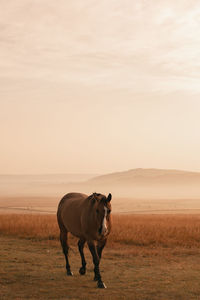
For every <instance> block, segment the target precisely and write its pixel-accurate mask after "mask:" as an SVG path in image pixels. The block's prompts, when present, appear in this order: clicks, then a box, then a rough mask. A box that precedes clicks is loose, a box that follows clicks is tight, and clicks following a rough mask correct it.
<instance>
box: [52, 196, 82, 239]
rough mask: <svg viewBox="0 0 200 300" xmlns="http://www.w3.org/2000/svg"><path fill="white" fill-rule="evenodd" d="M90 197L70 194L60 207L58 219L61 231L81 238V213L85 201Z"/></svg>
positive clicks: (65, 197)
mask: <svg viewBox="0 0 200 300" xmlns="http://www.w3.org/2000/svg"><path fill="white" fill-rule="evenodd" d="M87 198H88V196H87V195H85V194H82V193H68V194H66V195H65V196H64V197H63V198H62V199H61V200H60V203H59V205H58V211H57V219H58V224H59V227H60V229H61V230H66V231H69V232H71V233H72V234H73V235H76V236H78V237H79V236H81V235H82V232H81V213H82V211H83V207H84V201H85V199H87Z"/></svg>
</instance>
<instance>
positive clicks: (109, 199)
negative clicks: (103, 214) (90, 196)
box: [106, 194, 112, 202]
mask: <svg viewBox="0 0 200 300" xmlns="http://www.w3.org/2000/svg"><path fill="white" fill-rule="evenodd" d="M111 199H112V195H111V194H109V195H108V197H107V199H106V202H110V201H111Z"/></svg>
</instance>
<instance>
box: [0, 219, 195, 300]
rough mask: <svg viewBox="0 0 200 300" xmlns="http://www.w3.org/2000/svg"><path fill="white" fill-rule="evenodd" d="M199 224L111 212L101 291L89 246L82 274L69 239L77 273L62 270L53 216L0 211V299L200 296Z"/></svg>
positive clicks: (181, 297)
mask: <svg viewBox="0 0 200 300" xmlns="http://www.w3.org/2000/svg"><path fill="white" fill-rule="evenodd" d="M28 224H29V226H28ZM199 228H200V218H199V216H148V217H147V216H137V217H136V216H126V217H124V216H122V217H121V216H114V218H113V233H112V236H110V242H109V243H108V245H107V246H106V248H105V250H104V252H103V258H102V261H101V271H102V272H101V273H102V278H103V280H104V282H105V284H106V285H107V289H105V290H101V289H97V287H96V282H94V281H93V276H94V275H93V264H92V259H91V255H90V253H89V250H88V249H87V247H86V249H85V253H86V259H87V262H88V265H87V267H88V269H87V273H86V275H85V276H80V275H79V273H78V270H79V268H80V257H79V253H78V250H77V247H76V240H75V239H72V238H71V245H72V246H71V251H70V263H71V268H72V271H73V272H74V276H73V277H67V276H66V275H65V266H64V265H65V262H64V256H63V254H62V251H61V247H60V245H59V242H58V240H57V237H58V236H57V234H58V231H57V226H56V222H55V217H54V216H32V215H30V216H27V215H26V216H23V215H21V216H19V215H17V216H15V215H13V216H11V215H7V216H5V215H4V217H3V216H0V245H1V247H0V258H1V259H0V299H2V300H3V299H93V298H96V299H138V300H147V299H148V300H154V299H161V300H167V299H173V300H174V299H180V300H186V299H187V300H191V299H200V284H199V281H200V234H199ZM178 237H179V238H178Z"/></svg>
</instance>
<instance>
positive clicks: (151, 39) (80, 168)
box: [0, 0, 200, 174]
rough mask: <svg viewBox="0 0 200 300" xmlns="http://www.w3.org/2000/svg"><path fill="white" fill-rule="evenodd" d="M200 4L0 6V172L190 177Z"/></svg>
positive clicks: (197, 110)
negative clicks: (151, 171)
mask: <svg viewBox="0 0 200 300" xmlns="http://www.w3.org/2000/svg"><path fill="white" fill-rule="evenodd" d="M199 78H200V2H199V1H197V0H196V1H189V0H187V1H184V0H181V1H174V0H173V1H172V0H169V1H164V0H152V1H145V0H141V1H132V0H118V1H114V0H109V1H108V0H101V1H97V0H84V1H83V0H76V1H66V0H59V1H53V0H34V1H31V0H0V136H1V147H0V173H1V174H51V173H95V174H102V173H109V172H116V171H123V170H127V169H132V168H167V169H184V170H192V171H200V159H199V153H200V97H199V96H200V79H199Z"/></svg>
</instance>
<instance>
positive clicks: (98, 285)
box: [97, 281, 107, 289]
mask: <svg viewBox="0 0 200 300" xmlns="http://www.w3.org/2000/svg"><path fill="white" fill-rule="evenodd" d="M97 287H98V288H100V289H106V288H107V286H106V285H105V283H103V281H98V283H97Z"/></svg>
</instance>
